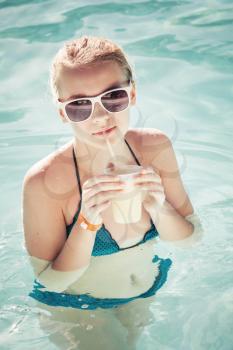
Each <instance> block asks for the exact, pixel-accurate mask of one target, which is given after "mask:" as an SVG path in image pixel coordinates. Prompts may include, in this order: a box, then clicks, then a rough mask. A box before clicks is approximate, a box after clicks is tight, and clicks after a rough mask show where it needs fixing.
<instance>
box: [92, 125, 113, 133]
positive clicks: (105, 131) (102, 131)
mask: <svg viewBox="0 0 233 350" xmlns="http://www.w3.org/2000/svg"><path fill="white" fill-rule="evenodd" d="M113 129H115V126H113V127H111V128H108V129H105V130H101V131H98V132H95V133H93V134H94V135H97V134H104V133H107V132H110V131H111V130H113Z"/></svg>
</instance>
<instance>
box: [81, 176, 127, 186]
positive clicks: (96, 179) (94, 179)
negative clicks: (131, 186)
mask: <svg viewBox="0 0 233 350" xmlns="http://www.w3.org/2000/svg"><path fill="white" fill-rule="evenodd" d="M110 181H111V182H117V181H120V178H119V177H118V176H116V175H108V174H105V175H99V176H95V177H92V178H90V179H88V180H87V181H85V182H84V184H83V188H90V187H92V186H94V185H96V184H99V183H101V182H110Z"/></svg>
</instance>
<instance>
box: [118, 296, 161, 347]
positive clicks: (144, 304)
mask: <svg viewBox="0 0 233 350" xmlns="http://www.w3.org/2000/svg"><path fill="white" fill-rule="evenodd" d="M152 302H153V297H150V298H141V299H136V300H134V301H132V302H129V303H128V304H125V305H122V306H120V307H118V308H116V309H115V310H114V313H115V316H116V318H117V319H118V320H119V321H120V322H121V324H122V326H123V327H125V329H126V330H127V332H128V336H127V343H128V345H129V346H130V347H131V348H132V349H136V344H137V341H138V339H139V337H140V335H141V334H142V333H143V331H144V329H145V328H146V327H147V326H148V325H149V324H151V323H153V321H154V315H153V313H152V312H151V311H150V305H151V304H152Z"/></svg>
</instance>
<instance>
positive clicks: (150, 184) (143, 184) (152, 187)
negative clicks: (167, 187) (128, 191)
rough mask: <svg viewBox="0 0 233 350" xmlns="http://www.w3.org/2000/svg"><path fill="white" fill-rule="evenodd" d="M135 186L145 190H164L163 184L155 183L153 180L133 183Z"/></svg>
mask: <svg viewBox="0 0 233 350" xmlns="http://www.w3.org/2000/svg"><path fill="white" fill-rule="evenodd" d="M135 187H138V188H140V189H145V190H155V191H164V188H163V186H162V185H161V184H160V183H157V184H155V182H141V183H137V184H135Z"/></svg>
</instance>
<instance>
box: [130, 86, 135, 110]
mask: <svg viewBox="0 0 233 350" xmlns="http://www.w3.org/2000/svg"><path fill="white" fill-rule="evenodd" d="M130 94H131V106H133V105H135V104H136V88H135V86H134V85H133V86H132V89H131V92H130Z"/></svg>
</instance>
